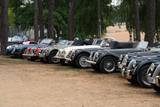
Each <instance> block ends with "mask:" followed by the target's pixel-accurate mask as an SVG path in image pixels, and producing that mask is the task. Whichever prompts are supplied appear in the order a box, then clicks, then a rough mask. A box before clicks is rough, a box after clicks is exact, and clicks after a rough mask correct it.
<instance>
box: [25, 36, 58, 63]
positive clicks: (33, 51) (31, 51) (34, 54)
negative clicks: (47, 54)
mask: <svg viewBox="0 0 160 107" xmlns="http://www.w3.org/2000/svg"><path fill="white" fill-rule="evenodd" d="M51 45H55V41H54V40H53V39H50V38H46V39H43V40H41V41H40V43H39V44H36V45H33V46H28V47H27V48H25V51H24V52H23V57H24V58H26V59H28V60H32V61H35V60H36V59H38V58H39V57H38V53H39V49H40V48H44V47H47V46H51Z"/></svg>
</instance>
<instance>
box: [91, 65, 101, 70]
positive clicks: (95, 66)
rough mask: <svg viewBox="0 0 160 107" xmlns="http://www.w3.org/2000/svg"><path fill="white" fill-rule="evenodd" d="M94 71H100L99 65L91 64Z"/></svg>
mask: <svg viewBox="0 0 160 107" xmlns="http://www.w3.org/2000/svg"><path fill="white" fill-rule="evenodd" d="M91 66H92V68H93V69H94V71H99V67H98V66H97V65H91Z"/></svg>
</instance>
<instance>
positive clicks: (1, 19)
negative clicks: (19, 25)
mask: <svg viewBox="0 0 160 107" xmlns="http://www.w3.org/2000/svg"><path fill="white" fill-rule="evenodd" d="M0 2H1V3H0V7H1V13H0V29H1V30H0V42H1V54H2V55H5V54H6V47H7V43H8V14H6V13H8V0H1V1H0Z"/></svg>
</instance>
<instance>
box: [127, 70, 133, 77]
mask: <svg viewBox="0 0 160 107" xmlns="http://www.w3.org/2000/svg"><path fill="white" fill-rule="evenodd" d="M130 72H131V70H128V71H127V72H126V79H132V75H131V74H130Z"/></svg>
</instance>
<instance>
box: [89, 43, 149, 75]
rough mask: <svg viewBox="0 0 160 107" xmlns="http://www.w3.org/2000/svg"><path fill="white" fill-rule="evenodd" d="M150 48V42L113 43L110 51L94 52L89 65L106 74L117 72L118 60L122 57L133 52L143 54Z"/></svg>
mask: <svg viewBox="0 0 160 107" xmlns="http://www.w3.org/2000/svg"><path fill="white" fill-rule="evenodd" d="M147 46H148V42H144V41H141V42H112V43H111V47H110V49H104V50H99V51H97V52H92V53H91V54H90V57H89V59H88V60H86V61H87V62H88V63H90V64H92V68H93V69H95V70H97V71H99V72H105V73H112V72H115V71H116V69H117V68H118V64H117V62H118V60H119V57H120V55H121V54H122V55H126V54H128V53H133V52H142V51H145V49H146V48H147Z"/></svg>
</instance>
